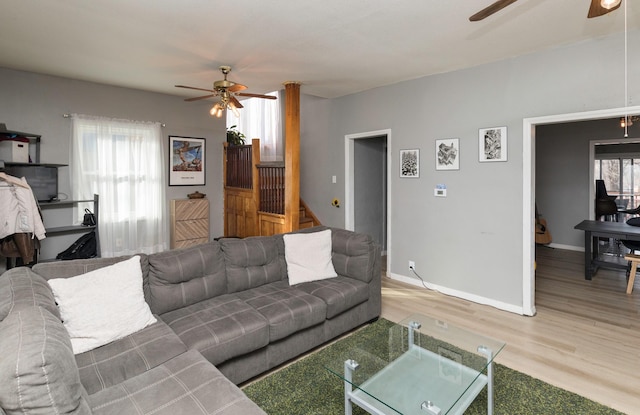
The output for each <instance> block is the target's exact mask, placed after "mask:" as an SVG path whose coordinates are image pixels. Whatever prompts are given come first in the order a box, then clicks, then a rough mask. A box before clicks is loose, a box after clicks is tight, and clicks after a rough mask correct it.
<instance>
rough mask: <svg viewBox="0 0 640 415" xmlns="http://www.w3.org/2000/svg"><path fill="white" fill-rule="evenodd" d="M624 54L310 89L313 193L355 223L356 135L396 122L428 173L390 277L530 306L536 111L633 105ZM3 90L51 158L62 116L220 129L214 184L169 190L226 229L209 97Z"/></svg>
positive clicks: (395, 231)
mask: <svg viewBox="0 0 640 415" xmlns="http://www.w3.org/2000/svg"><path fill="white" fill-rule="evenodd" d="M639 43H640V35H639V32H637V31H636V32H631V33H630V34H629V45H630V46H629V47H630V50H634V48H636V45H638V44H639ZM623 56H624V55H623V37H622V35H621V34H618V35H614V36H611V37H607V38H603V39H597V40H594V41H590V42H583V43H580V44H577V45H572V46H566V47H561V48H556V49H553V50H548V51H544V52H540V53H535V54H531V55H526V56H521V57H516V58H513V59H509V60H505V61H502V62H498V63H492V64H487V65H483V66H479V67H475V68H470V69H465V70H461V71H457V72H451V73H446V74H440V75H434V76H430V77H425V78H421V79H417V80H413V81H407V82H402V83H398V84H395V85H390V86H386V87H381V88H376V89H373V90H369V91H365V92H362V93H358V94H353V95H349V96H345V97H341V98H338V99H333V100H329V99H322V98H317V97H312V96H308V95H304V94H303V96H302V97H301V140H302V142H301V166H303V168H302V175H301V195H302V197H303V199H304V200H305V201H306V202H307V204H309V206H310V207H311V209H312V210H313V211H314V213H315V214H316V215H317V216H318V217H319V218H320V220H321V221H322V222H323V223H324V224H326V225H331V226H344V221H345V217H344V209H341V208H334V207H332V206H331V200H332V199H333V198H338V199H341V200H343V199H344V185H345V177H344V168H345V164H344V157H345V155H344V140H345V135H347V134H356V133H361V132H366V131H375V130H384V129H391V130H392V140H391V145H390V147H389V149H388V150H389V151H390V152H391V157H392V165H391V166H389V168H390V169H391V171H393V172H397V171H398V165H397V162H398V150H399V149H402V148H419V149H421V150H422V151H421V152H420V155H421V166H420V178H419V179H416V180H413V179H412V180H400V179H399V177H398V175H397V174H395V173H394V174H392V175H391V177H392V180H391V182H390V183H389V190H390V192H391V197H392V203H391V205H390V206H389V214H388V219H389V221H390V228H391V235H390V238H391V239H390V240H391V243H392V246H391V247H390V250H391V251H390V257H391V259H392V262H391V264H390V272H391V273H393V274H397V275H401V276H406V277H411V276H410V275H409V273H408V270H407V266H406V264H407V261H408V260H414V261H416V268H417V270H418V272H419V273H420V275H421V276H422V277H423V278H424V279H425V280H427V281H428V282H430V283H433V284H435V285H437V286H440V287H445V288H447V289H449V290H452V291H458V292H460V293H464V294H465V296H467V297H469V298H477V299H480V300H482V299H488V300H490V301H491V302H494V303H498V304H503V305H513V306H514V307H520V306H522V304H523V303H522V293H523V287H522V261H523V255H522V252H523V246H522V243H523V242H522V241H523V235H522V225H523V224H522V211H523V206H522V200H523V196H522V181H523V172H522V168H523V167H522V166H523V156H522V154H523V148H522V120H523V118H527V117H536V116H544V115H552V114H565V113H573V112H581V111H589V110H598V109H603V108H616V107H621V106H623V105H624V102H623V90H622V85H623V83H622V79H618V80H617V81H619V82H618V84H619V85H617V84H615V85H614V83H615V82H616V79H615V78H614V80H613V81H612V78H611V76H610V75H611V74H612V73H613V74H620V76H622V73H623V70H622V69H623V66H622V64H623ZM407 58H408V59H410V57H407ZM638 73H640V56H638V55H637V54H633V53H631V54H630V55H629V74H630V82H629V98H630V102H631V103H632V104H633V103H634V102H635V103H637V102H638V100H639V99H640V82H638V78H637V75H636V74H638ZM0 91H2V97H3V99H2V100H1V101H0V114H2V115H0V122H5V123H6V124H7V126H8V127H9V128H11V129H15V130H25V131H29V132H34V133H41V134H42V135H43V147H42V149H43V157H42V158H43V161H47V162H52V163H68V162H69V139H70V123H69V120H67V119H64V118H62V114H63V113H69V112H78V113H85V114H93V115H103V116H109V117H116V118H128V119H138V120H157V121H161V122H165V123H166V124H167V127H166V128H165V129H164V133H165V135H185V136H196V137H204V138H207V157H208V160H209V165H208V169H207V186H204V187H201V188H198V187H195V188H194V187H189V188H184V187H179V188H169V189H168V198H169V199H170V198H177V197H184V196H185V195H186V194H187V193H190V192H192V191H194V190H199V191H201V192H203V193H207V195H208V196H209V198H210V200H211V202H212V207H211V214H212V228H211V229H212V230H211V234H212V236H216V235H219V234H221V233H222V230H223V223H222V178H221V173H222V168H221V166H220V164H219V162H218V164H217V163H216V161H219V160H221V159H222V155H221V148H222V146H221V143H222V141H223V140H224V131H225V128H224V127H225V126H224V124H223V121H218V120H215V119H212V118H211V117H210V116H209V115H208V111H207V110H208V108H207V106H208V105H207V104H205V103H185V102H183V101H182V99H181V98H178V97H173V96H168V95H161V94H155V93H148V92H143V91H136V90H130V89H125V88H116V87H110V86H105V85H98V84H92V83H88V82H82V81H75V80H69V79H62V78H55V77H49V76H42V75H35V74H29V73H24V72H17V71H12V70H5V69H0ZM302 91H303V93H304V85H303V87H302ZM636 105H637V104H636ZM496 126H507V129H508V136H509V138H508V158H509V159H508V161H507V162H501V163H479V162H478V129H479V128H483V127H496ZM451 137H458V138H460V150H461V152H460V170H458V171H436V170H435V167H434V147H435V140H436V139H440V138H451ZM563 151H564V152H569V153H571V152H572V151H573V149H570V148H568V149H563ZM67 175H68V173H67ZM333 175H335V176H337V179H338V180H337V183H336V184H333V183H332V182H331V176H333ZM439 183H444V184H446V185H447V186H448V197H447V198H435V197H434V196H433V188H434V187H435V185H436V184H439ZM67 186H69V184H68V183H67ZM63 191H64V190H63ZM62 248H64V246H63V247H62Z"/></svg>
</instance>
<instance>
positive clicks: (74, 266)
mask: <svg viewBox="0 0 640 415" xmlns="http://www.w3.org/2000/svg"><path fill="white" fill-rule="evenodd" d="M137 255H138V256H139V257H140V269H141V270H142V286H143V288H144V299H145V301H146V302H147V303H149V301H150V298H149V288H148V286H149V282H148V280H147V278H148V275H149V260H148V259H147V255H146V254H137ZM132 256H133V255H126V256H119V257H112V258H90V259H74V260H72V261H54V262H40V263H38V264H35V265H34V266H33V271H35V272H36V273H37V274H38V275H41V276H43V277H44V278H45V279H46V280H50V279H53V278H70V277H75V276H76V275H81V274H86V273H87V272H91V271H95V270H97V269H100V268H104V267H108V266H110V265H113V264H117V263H118V262H122V261H126V260H128V259H130V258H131V257H132Z"/></svg>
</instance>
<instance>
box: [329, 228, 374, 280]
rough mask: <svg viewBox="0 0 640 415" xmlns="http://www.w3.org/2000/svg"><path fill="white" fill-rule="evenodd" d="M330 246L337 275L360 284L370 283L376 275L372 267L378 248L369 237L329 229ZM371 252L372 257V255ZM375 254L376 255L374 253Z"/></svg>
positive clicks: (343, 230)
mask: <svg viewBox="0 0 640 415" xmlns="http://www.w3.org/2000/svg"><path fill="white" fill-rule="evenodd" d="M331 230H332V232H331V244H332V249H333V257H332V259H333V267H334V268H335V270H336V272H337V273H338V275H343V276H346V277H351V278H355V279H358V280H360V281H362V282H367V283H368V282H371V279H372V278H373V277H374V275H375V274H376V273H375V272H374V266H375V264H376V258H375V257H374V255H377V256H378V261H379V252H380V251H379V248H377V247H376V246H375V245H376V244H375V242H374V241H373V239H372V238H371V236H369V235H367V234H363V233H355V232H351V231H347V230H345V229H336V228H332V229H331ZM372 250H373V252H374V255H372ZM376 252H377V253H376Z"/></svg>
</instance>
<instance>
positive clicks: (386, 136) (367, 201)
mask: <svg viewBox="0 0 640 415" xmlns="http://www.w3.org/2000/svg"><path fill="white" fill-rule="evenodd" d="M390 149H391V130H378V131H369V132H365V133H358V134H349V135H346V136H345V203H344V206H345V228H346V229H348V230H352V231H357V232H362V233H367V234H369V235H371V236H372V237H373V239H374V240H375V241H376V242H377V243H378V244H380V246H381V248H382V253H383V255H384V254H387V255H386V260H387V264H386V269H387V270H388V269H389V266H388V265H389V263H390V261H391V260H390V255H389V254H388V253H390V252H391V233H390V226H389V221H388V219H387V218H388V217H389V215H390V212H389V207H390V203H389V201H390V198H391V180H390V175H389V170H390V166H391V159H390V153H391V151H390ZM383 268H384V266H383Z"/></svg>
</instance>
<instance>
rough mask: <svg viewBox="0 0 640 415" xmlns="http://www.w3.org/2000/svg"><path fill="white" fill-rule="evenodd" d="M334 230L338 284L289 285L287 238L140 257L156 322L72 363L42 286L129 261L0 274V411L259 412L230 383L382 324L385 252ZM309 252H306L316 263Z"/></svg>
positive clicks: (79, 263) (44, 265) (241, 241)
mask: <svg viewBox="0 0 640 415" xmlns="http://www.w3.org/2000/svg"><path fill="white" fill-rule="evenodd" d="M325 229H331V245H332V254H331V262H332V263H333V266H334V268H335V271H336V273H337V274H338V277H335V278H330V279H323V280H319V281H312V282H305V283H302V284H297V285H290V284H289V281H288V278H287V262H286V260H285V244H284V240H283V236H282V235H276V236H271V237H255V238H246V239H231V238H229V239H226V238H223V239H221V240H219V241H214V242H210V243H207V244H204V245H199V246H195V247H191V248H186V249H181V250H170V251H166V252H162V253H157V254H151V255H140V257H141V261H140V262H141V267H142V275H143V288H144V298H145V300H146V302H147V303H148V305H149V307H150V309H151V312H152V313H153V314H154V316H155V317H156V318H157V322H156V323H153V324H151V325H149V326H147V327H145V328H144V329H142V330H140V331H138V332H135V333H133V334H131V335H129V336H126V337H124V338H121V339H119V340H115V341H113V342H111V343H108V344H106V345H104V346H101V347H98V348H96V349H93V350H90V351H87V352H84V353H80V354H77V355H75V356H74V354H73V351H72V349H71V343H70V339H69V335H68V333H67V331H66V329H65V327H64V326H63V324H62V322H61V315H60V312H59V310H58V307H57V305H56V304H55V300H54V296H53V294H52V291H51V288H50V286H49V284H48V283H47V280H49V279H52V278H68V277H72V276H76V275H80V274H84V273H86V272H89V271H92V270H95V269H98V268H102V267H106V266H108V265H112V264H114V263H117V262H119V261H122V260H124V259H126V258H97V259H89V260H75V261H65V262H53V263H42V264H37V265H35V266H34V267H33V269H29V268H15V269H12V270H9V271H7V272H5V273H4V274H3V275H2V276H0V414H2V415H4V414H5V413H6V414H14V413H33V414H48V413H59V414H67V413H68V414H119V415H121V414H150V413H154V414H172V415H174V414H190V415H191V414H214V413H215V414H223V415H235V414H237V415H241V414H242V415H249V414H264V412H263V411H262V410H261V409H260V408H258V407H257V406H256V405H255V404H254V403H253V402H251V401H250V400H249V399H248V398H247V397H246V396H245V395H244V394H243V392H242V391H241V390H240V389H239V388H238V387H237V386H236V385H237V384H239V383H241V382H244V381H246V380H249V379H251V378H253V377H255V376H256V375H259V374H261V373H264V372H265V371H267V370H269V369H271V368H274V367H276V366H278V365H280V364H282V363H284V362H286V361H288V360H291V359H292V358H295V357H297V356H299V355H300V354H301V353H304V352H306V351H309V350H311V349H313V348H314V347H316V346H319V345H322V344H323V343H325V342H327V341H329V340H331V339H333V338H335V337H336V336H339V335H341V334H343V333H345V332H348V331H349V330H352V329H354V328H356V327H358V326H359V325H362V324H364V323H366V322H368V321H371V320H374V319H376V318H378V317H379V315H380V307H381V282H380V274H381V272H380V248H379V246H378V245H377V244H376V243H374V242H373V240H372V239H371V238H370V237H369V236H367V235H364V234H357V233H353V232H350V231H346V230H342V229H335V228H326V227H318V228H312V229H308V230H304V231H302V232H305V233H306V232H316V231H319V230H325ZM313 254H314V253H313V252H309V255H313Z"/></svg>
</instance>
